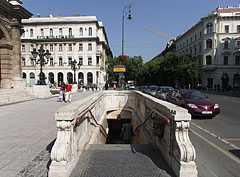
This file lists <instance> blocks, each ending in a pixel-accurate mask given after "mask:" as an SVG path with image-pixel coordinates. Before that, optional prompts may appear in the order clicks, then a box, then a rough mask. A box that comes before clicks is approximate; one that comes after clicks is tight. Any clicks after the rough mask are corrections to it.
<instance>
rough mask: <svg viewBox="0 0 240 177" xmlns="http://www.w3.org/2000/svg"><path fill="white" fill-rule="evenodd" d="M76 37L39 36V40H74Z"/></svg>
mask: <svg viewBox="0 0 240 177" xmlns="http://www.w3.org/2000/svg"><path fill="white" fill-rule="evenodd" d="M73 38H74V35H57V36H37V39H73Z"/></svg>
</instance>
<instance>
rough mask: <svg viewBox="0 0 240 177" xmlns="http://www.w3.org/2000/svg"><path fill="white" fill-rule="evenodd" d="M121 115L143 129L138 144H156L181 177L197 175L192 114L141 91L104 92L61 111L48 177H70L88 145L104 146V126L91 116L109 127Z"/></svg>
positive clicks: (58, 115) (57, 117) (106, 127)
mask: <svg viewBox="0 0 240 177" xmlns="http://www.w3.org/2000/svg"><path fill="white" fill-rule="evenodd" d="M88 110H91V112H89V111H88ZM118 115H120V116H121V117H128V116H129V117H130V118H131V119H132V123H133V127H134V128H136V127H138V130H140V131H136V136H134V138H133V143H139V144H142V143H152V144H153V146H154V147H155V148H156V149H159V150H160V151H161V153H162V155H163V156H164V158H165V160H166V162H167V163H168V164H169V166H170V167H171V168H172V169H173V171H174V173H175V174H176V175H177V176H191V177H195V176H197V168H196V164H195V162H194V160H195V158H196V154H195V150H194V147H193V146H192V144H191V142H190V140H189V137H188V129H189V121H190V120H191V117H190V115H189V114H188V112H187V110H185V109H183V108H180V107H178V106H176V105H173V104H171V103H168V102H165V101H161V100H158V99H155V98H153V97H151V96H149V95H146V94H143V93H141V92H137V91H100V92H97V93H94V94H92V95H91V96H89V97H87V98H85V99H83V100H80V101H77V102H73V103H71V104H68V105H67V106H65V107H62V108H61V109H59V110H58V111H57V112H56V114H55V119H56V121H57V139H56V142H55V144H54V146H53V149H52V151H51V160H52V162H51V165H50V168H49V176H50V177H53V176H57V177H63V176H64V177H65V176H69V175H70V174H71V171H72V169H73V168H74V167H75V165H76V163H77V161H78V160H79V157H80V154H81V151H82V150H84V148H85V147H86V145H87V144H88V143H89V144H99V143H105V141H106V135H105V134H104V133H103V130H102V128H101V127H100V126H96V124H95V126H93V124H94V122H93V121H92V119H91V117H95V119H96V121H97V122H98V123H100V124H101V125H103V127H105V129H108V124H107V118H110V117H111V118H113V117H115V118H117V116H118ZM146 119H148V120H146Z"/></svg>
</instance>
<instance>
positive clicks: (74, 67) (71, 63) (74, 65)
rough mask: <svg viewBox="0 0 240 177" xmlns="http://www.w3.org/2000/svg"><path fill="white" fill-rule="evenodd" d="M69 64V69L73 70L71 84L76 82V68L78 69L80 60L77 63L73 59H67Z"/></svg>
mask: <svg viewBox="0 0 240 177" xmlns="http://www.w3.org/2000/svg"><path fill="white" fill-rule="evenodd" d="M69 65H71V69H72V70H73V72H74V76H73V84H77V82H76V70H77V69H80V66H81V64H80V61H79V63H77V60H76V59H74V60H73V61H69ZM77 66H78V67H77Z"/></svg>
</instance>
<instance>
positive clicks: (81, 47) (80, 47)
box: [79, 43, 83, 51]
mask: <svg viewBox="0 0 240 177" xmlns="http://www.w3.org/2000/svg"><path fill="white" fill-rule="evenodd" d="M79 51H83V44H82V43H81V44H79Z"/></svg>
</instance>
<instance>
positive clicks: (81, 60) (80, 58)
mask: <svg viewBox="0 0 240 177" xmlns="http://www.w3.org/2000/svg"><path fill="white" fill-rule="evenodd" d="M79 65H81V66H82V65H83V58H82V57H79Z"/></svg>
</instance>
